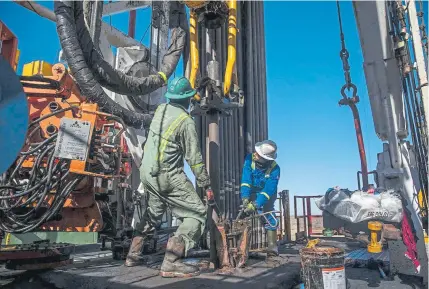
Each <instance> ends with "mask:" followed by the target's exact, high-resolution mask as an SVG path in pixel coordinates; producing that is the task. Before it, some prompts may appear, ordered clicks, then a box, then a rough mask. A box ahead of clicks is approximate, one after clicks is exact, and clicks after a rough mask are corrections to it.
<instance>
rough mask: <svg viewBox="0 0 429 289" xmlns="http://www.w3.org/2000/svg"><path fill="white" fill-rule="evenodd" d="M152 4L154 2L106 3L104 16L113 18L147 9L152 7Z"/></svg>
mask: <svg viewBox="0 0 429 289" xmlns="http://www.w3.org/2000/svg"><path fill="white" fill-rule="evenodd" d="M151 3H152V1H118V2H112V3H106V4H104V7H103V16H112V15H115V14H119V13H122V12H127V11H132V10H136V9H146V8H149V7H150V5H151Z"/></svg>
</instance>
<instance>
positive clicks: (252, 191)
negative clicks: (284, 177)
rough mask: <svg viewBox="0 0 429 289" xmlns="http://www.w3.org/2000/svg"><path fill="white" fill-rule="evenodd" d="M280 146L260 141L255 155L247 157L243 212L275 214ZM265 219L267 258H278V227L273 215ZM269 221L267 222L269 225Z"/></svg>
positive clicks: (242, 180) (244, 167)
mask: <svg viewBox="0 0 429 289" xmlns="http://www.w3.org/2000/svg"><path fill="white" fill-rule="evenodd" d="M276 158H277V145H276V144H275V142H273V141H271V140H265V141H262V142H258V143H257V144H256V145H255V152H254V153H253V154H249V155H247V156H246V158H245V160H244V166H243V174H242V177H241V189H240V191H241V200H242V202H243V208H244V211H245V212H247V213H252V212H257V213H258V214H262V213H266V212H271V211H274V202H275V200H276V197H277V185H278V182H279V179H280V167H279V165H278V164H277V163H276V162H275V159H276ZM265 216H266V218H267V220H266V219H265V218H263V220H264V223H265V229H266V230H267V243H268V247H267V251H266V253H267V255H268V257H270V256H278V247H277V224H278V222H277V221H276V220H275V219H274V217H273V216H272V215H271V214H267V215H265ZM267 221H268V222H267Z"/></svg>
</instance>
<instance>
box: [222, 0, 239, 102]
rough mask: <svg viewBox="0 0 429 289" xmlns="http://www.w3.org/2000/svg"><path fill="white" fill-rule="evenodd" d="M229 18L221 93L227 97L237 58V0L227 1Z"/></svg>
mask: <svg viewBox="0 0 429 289" xmlns="http://www.w3.org/2000/svg"><path fill="white" fill-rule="evenodd" d="M228 7H229V16H228V61H227V63H226V71H225V81H224V86H223V93H224V95H227V94H228V93H229V90H230V88H231V82H232V81H231V80H232V73H233V71H234V67H235V60H236V57H237V49H236V46H237V0H229V1H228Z"/></svg>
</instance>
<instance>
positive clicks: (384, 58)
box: [353, 1, 428, 282]
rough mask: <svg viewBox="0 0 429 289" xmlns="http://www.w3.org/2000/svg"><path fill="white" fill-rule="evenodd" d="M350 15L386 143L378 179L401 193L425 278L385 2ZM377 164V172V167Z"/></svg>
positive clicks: (363, 5) (358, 6) (358, 4)
mask: <svg viewBox="0 0 429 289" xmlns="http://www.w3.org/2000/svg"><path fill="white" fill-rule="evenodd" d="M353 8H354V13H355V17H356V22H357V26H358V32H359V37H360V41H361V47H362V52H363V58H364V70H365V77H366V82H367V87H368V95H369V97H370V101H371V109H372V113H373V118H374V124H375V128H376V131H377V134H378V136H379V137H380V139H382V140H387V141H388V156H387V157H386V164H388V166H386V169H384V170H380V171H379V170H378V169H377V172H378V175H381V176H382V178H383V179H384V178H386V179H387V181H388V183H387V182H386V184H390V186H384V184H381V186H382V187H385V188H387V189H389V188H391V189H395V190H397V191H398V192H400V193H401V195H402V198H403V199H404V200H405V203H406V208H407V210H408V212H409V213H410V215H411V220H412V225H413V228H414V230H415V234H416V237H417V240H416V242H417V251H418V253H417V254H418V258H419V261H420V264H421V274H422V275H423V277H424V279H425V281H426V282H427V280H428V279H427V278H428V271H427V266H428V261H427V255H426V248H425V242H424V236H423V226H422V221H421V219H420V217H419V212H420V209H419V206H418V203H417V201H416V200H417V192H416V187H415V185H414V180H413V179H412V175H411V164H410V156H409V150H408V148H407V146H406V144H405V143H404V142H403V141H401V139H402V138H403V136H402V137H401V136H400V130H401V126H402V125H405V124H403V123H402V122H404V121H405V120H404V115H405V112H404V107H403V93H402V87H401V75H400V70H399V67H398V63H397V60H396V57H395V52H394V45H393V41H392V39H391V36H390V34H389V32H390V29H389V18H388V11H387V2H379V1H369V2H366V1H354V2H353ZM380 165H381V164H380V163H379V164H378V165H377V168H378V167H380Z"/></svg>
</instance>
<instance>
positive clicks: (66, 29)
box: [54, 1, 152, 129]
mask: <svg viewBox="0 0 429 289" xmlns="http://www.w3.org/2000/svg"><path fill="white" fill-rule="evenodd" d="M74 3H77V2H73V1H55V2H54V8H55V15H56V18H57V33H58V36H59V38H60V43H61V47H62V48H63V51H64V55H65V56H66V58H67V62H68V65H69V67H70V69H71V71H72V74H73V76H74V78H75V79H76V81H77V83H78V84H79V87H80V89H81V90H82V92H83V94H84V95H85V96H86V97H87V98H88V99H89V100H90V101H93V102H95V103H97V104H98V105H99V106H100V108H101V109H102V110H103V111H106V112H108V113H111V114H114V115H116V116H118V117H120V118H122V119H123V120H124V122H125V124H126V125H129V126H132V127H135V128H139V129H141V128H144V127H145V126H148V125H149V124H150V122H151V120H152V115H150V114H139V113H136V112H133V111H130V110H128V109H126V108H123V107H122V106H120V105H119V104H117V103H116V102H115V101H113V100H112V99H111V98H110V97H109V96H108V95H107V94H106V93H105V92H104V90H103V88H102V87H101V86H100V84H99V83H98V82H97V81H96V80H95V78H94V75H93V74H92V72H91V71H90V69H89V68H88V66H87V64H86V61H85V58H84V56H83V52H82V49H81V48H80V45H79V41H78V38H77V33H76V27H75V24H74V20H73V5H74Z"/></svg>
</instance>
